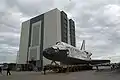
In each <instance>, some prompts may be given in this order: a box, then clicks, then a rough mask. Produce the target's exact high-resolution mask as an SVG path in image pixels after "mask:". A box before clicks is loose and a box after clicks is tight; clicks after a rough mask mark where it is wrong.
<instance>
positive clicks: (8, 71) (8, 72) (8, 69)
mask: <svg viewBox="0 0 120 80" xmlns="http://www.w3.org/2000/svg"><path fill="white" fill-rule="evenodd" d="M8 75H11V73H10V68H9V67H8V68H7V76H8Z"/></svg>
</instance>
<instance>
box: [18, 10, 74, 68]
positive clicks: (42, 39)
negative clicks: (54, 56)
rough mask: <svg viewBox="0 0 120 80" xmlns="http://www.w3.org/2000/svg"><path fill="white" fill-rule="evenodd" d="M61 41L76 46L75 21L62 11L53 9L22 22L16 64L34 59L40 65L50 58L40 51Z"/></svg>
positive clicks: (46, 62) (47, 61)
mask: <svg viewBox="0 0 120 80" xmlns="http://www.w3.org/2000/svg"><path fill="white" fill-rule="evenodd" d="M57 41H62V42H65V43H67V44H70V45H72V46H76V38H75V23H74V21H73V20H72V19H68V17H67V14H66V13H65V12H64V11H60V10H58V9H53V10H51V11H48V12H46V13H44V14H41V15H39V16H37V17H34V18H32V19H30V20H28V21H25V22H23V23H22V28H21V37H20V45H19V60H18V64H26V63H27V62H29V61H31V60H35V61H36V62H35V64H36V66H38V67H42V66H44V65H46V64H48V63H50V60H48V59H46V58H45V57H43V54H42V51H43V50H44V49H45V48H47V47H50V46H52V45H55V44H56V42H57Z"/></svg>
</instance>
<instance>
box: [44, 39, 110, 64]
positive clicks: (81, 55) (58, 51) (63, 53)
mask: <svg viewBox="0 0 120 80" xmlns="http://www.w3.org/2000/svg"><path fill="white" fill-rule="evenodd" d="M43 56H44V57H45V58H47V59H49V60H52V61H58V62H61V63H62V64H66V65H78V64H91V65H96V64H102V63H110V60H94V59H91V56H92V53H91V52H88V51H86V50H85V40H83V42H82V46H81V48H80V49H77V48H76V47H74V46H72V45H69V44H67V43H64V42H60V41H59V42H56V44H55V45H53V46H51V47H48V48H46V49H44V50H43Z"/></svg>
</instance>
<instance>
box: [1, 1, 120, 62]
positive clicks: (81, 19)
mask: <svg viewBox="0 0 120 80" xmlns="http://www.w3.org/2000/svg"><path fill="white" fill-rule="evenodd" d="M56 7H57V8H58V9H60V10H64V11H66V13H68V16H69V17H70V18H73V19H74V20H75V22H76V38H77V47H80V45H81V42H82V40H83V39H85V40H86V49H87V50H89V51H91V52H92V53H93V58H108V57H110V56H112V60H113V61H115V60H118V56H119V55H120V54H119V52H120V50H119V47H120V40H119V39H120V27H119V26H120V1H119V0H52V1H51V0H12V1H11V0H1V2H0V17H1V18H0V61H15V56H16V53H17V50H18V47H19V39H20V25H21V22H22V21H25V20H27V19H29V18H31V17H33V16H36V15H39V14H41V13H44V12H46V11H48V10H51V9H53V8H56ZM10 54H13V55H12V56H11V55H10ZM113 55H115V56H113ZM13 57H14V59H13ZM113 58H114V59H113Z"/></svg>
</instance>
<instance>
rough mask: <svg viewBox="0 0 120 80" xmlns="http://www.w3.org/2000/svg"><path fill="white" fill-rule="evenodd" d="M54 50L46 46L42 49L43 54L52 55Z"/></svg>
mask: <svg viewBox="0 0 120 80" xmlns="http://www.w3.org/2000/svg"><path fill="white" fill-rule="evenodd" d="M54 52H55V50H54V49H53V48H47V49H45V50H44V51H43V56H46V55H52V54H53V53H54Z"/></svg>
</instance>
